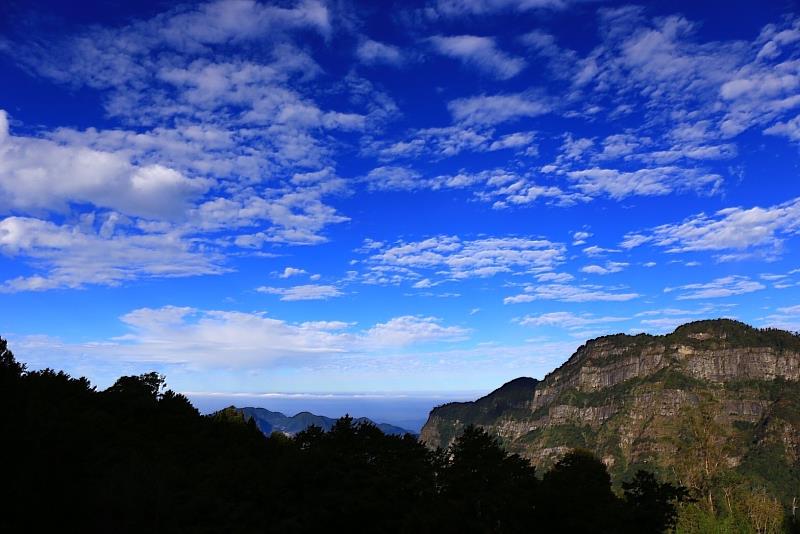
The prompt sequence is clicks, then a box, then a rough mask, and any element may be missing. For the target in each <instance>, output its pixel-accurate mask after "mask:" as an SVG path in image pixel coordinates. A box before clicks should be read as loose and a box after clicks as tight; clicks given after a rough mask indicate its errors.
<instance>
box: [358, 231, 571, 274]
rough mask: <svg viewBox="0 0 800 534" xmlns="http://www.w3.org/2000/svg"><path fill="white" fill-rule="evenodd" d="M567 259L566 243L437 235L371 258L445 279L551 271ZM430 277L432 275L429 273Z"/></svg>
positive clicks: (392, 247) (373, 266) (406, 271)
mask: <svg viewBox="0 0 800 534" xmlns="http://www.w3.org/2000/svg"><path fill="white" fill-rule="evenodd" d="M563 260H564V245H562V244H560V243H553V242H550V241H547V240H545V239H531V238H521V237H503V238H491V237H490V238H483V239H476V240H472V241H469V240H462V239H460V238H458V237H456V236H437V237H432V238H429V239H425V240H423V241H417V242H400V243H396V244H394V245H389V246H385V247H384V248H382V249H380V251H379V252H378V253H376V254H374V255H372V256H371V257H369V258H368V260H367V262H368V263H369V264H370V265H371V269H373V270H375V269H377V268H389V269H394V270H395V272H397V273H402V274H403V276H404V277H418V278H421V276H420V275H419V274H418V273H419V272H427V273H429V274H430V275H436V276H438V277H442V278H445V279H451V280H460V279H466V278H472V277H489V276H494V275H497V274H500V273H513V272H544V271H550V270H552V269H553V267H555V266H556V265H558V264H559V263H561V262H562V261H563ZM429 277H430V276H429Z"/></svg>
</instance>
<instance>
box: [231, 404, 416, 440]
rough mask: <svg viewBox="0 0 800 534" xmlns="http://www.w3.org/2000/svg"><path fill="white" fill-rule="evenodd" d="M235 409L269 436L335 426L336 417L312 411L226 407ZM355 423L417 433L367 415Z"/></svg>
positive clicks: (398, 433) (326, 428)
mask: <svg viewBox="0 0 800 534" xmlns="http://www.w3.org/2000/svg"><path fill="white" fill-rule="evenodd" d="M230 410H235V411H236V412H238V413H240V414H241V415H242V416H243V417H244V419H245V420H247V421H249V420H250V419H253V420H254V421H255V423H256V426H257V427H258V429H259V430H261V432H263V433H264V434H265V435H266V436H269V435H270V434H272V433H273V432H283V433H284V434H289V435H294V434H297V433H298V432H302V431H303V430H305V429H307V428H308V427H310V426H312V425H313V426H318V427H320V428H322V429H323V430H325V431H326V432H327V431H328V430H330V429H331V427H333V425H334V423H336V419H333V418H331V417H325V416H324V415H316V414H313V413H311V412H300V413H298V414H297V415H294V416H292V417H289V416H288V415H285V414H282V413H281V412H272V411H270V410H267V409H265V408H253V407H245V408H236V407H233V406H231V407H230V408H226V411H230ZM353 422H354V423H371V424H373V425H375V426H377V427H378V428H379V429H381V431H383V433H384V434H390V435H392V434H393V435H400V436H402V435H403V434H412V435H417V433H416V432H412V431H410V430H406V429H405V428H400V427H399V426H394V425H390V424H387V423H376V422H374V421H372V420H371V419H367V418H366V417H359V418H357V419H353Z"/></svg>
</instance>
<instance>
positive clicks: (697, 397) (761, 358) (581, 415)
mask: <svg viewBox="0 0 800 534" xmlns="http://www.w3.org/2000/svg"><path fill="white" fill-rule="evenodd" d="M698 414H699V415H698ZM692 417H695V418H697V417H705V418H706V419H704V421H706V426H708V427H709V428H712V429H713V431H714V432H716V433H717V434H719V436H718V440H717V442H718V443H719V446H720V447H721V449H720V450H724V454H725V455H726V462H727V464H728V465H729V466H739V465H742V464H743V462H744V463H745V464H747V462H749V461H750V459H751V457H754V456H755V455H756V453H758V454H762V453H763V451H765V450H769V451H772V452H771V454H772V453H774V451H775V450H778V451H779V456H780V458H777V459H776V461H778V460H779V461H780V462H785V463H786V465H787V466H788V468H790V469H796V470H798V472H800V464H798V459H799V458H800V337H798V336H795V335H793V334H790V333H788V332H782V331H775V330H772V331H762V330H757V329H753V328H751V327H749V326H747V325H744V324H743V323H738V322H735V321H729V320H717V321H701V322H697V323H690V324H688V325H684V326H682V327H679V328H678V329H677V330H676V331H675V332H673V333H672V334H668V335H665V336H648V335H638V336H627V335H615V336H607V337H604V338H599V339H596V340H592V341H589V342H587V343H586V345H584V346H582V347H581V348H580V349H578V351H576V353H575V354H574V355H573V356H572V357H571V358H570V359H569V360H567V361H566V362H565V363H564V364H563V365H562V366H561V367H559V368H558V369H556V370H555V371H553V372H552V373H550V374H548V375H547V376H546V377H545V378H544V379H543V380H542V381H541V382H536V381H534V380H532V379H518V380H516V381H513V382H511V383H509V384H506V385H505V386H503V387H502V388H500V389H498V390H497V391H495V392H493V393H492V394H490V395H488V396H487V397H484V398H482V399H479V400H478V401H476V402H474V403H454V404H450V405H444V406H441V407H439V408H436V409H434V410H433V411H432V412H431V414H430V417H429V419H428V422H427V423H426V424H425V426H424V427H423V429H422V433H421V439H422V440H423V441H425V442H426V443H428V444H429V445H431V446H441V447H446V446H448V445H449V444H450V443H451V442H452V440H453V439H455V438H456V437H457V436H458V434H459V433H460V432H461V431H462V430H463V428H464V427H465V426H467V425H469V424H475V425H478V426H481V427H483V428H485V429H487V430H488V431H490V432H491V433H493V434H495V435H497V436H498V437H499V438H500V439H501V441H502V442H503V443H504V444H505V445H506V447H507V448H509V449H510V450H512V451H514V452H518V453H520V454H521V455H523V456H526V457H528V458H530V459H532V460H533V461H534V462H535V463H537V464H544V465H545V466H546V465H547V464H548V463H551V462H553V461H555V460H556V459H557V458H558V457H559V456H560V455H562V454H563V453H564V452H566V451H568V450H570V448H574V447H585V448H589V449H591V450H593V451H594V452H595V453H596V454H597V455H598V456H599V457H600V458H602V459H603V460H604V461H605V462H606V463H607V464H608V465H609V467H610V468H611V469H612V473H616V474H625V473H627V472H629V471H630V470H632V469H633V468H634V467H637V466H641V465H642V464H649V465H652V466H666V465H669V464H670V462H673V461H677V460H678V459H676V458H675V455H676V450H678V448H679V447H680V446H681V443H679V441H678V440H680V439H682V438H681V436H682V434H681V433H682V432H685V429H686V428H687V425H688V424H690V423H691V422H692ZM754 451H755V452H754ZM775 454H778V453H775ZM798 482H799V483H800V481H798Z"/></svg>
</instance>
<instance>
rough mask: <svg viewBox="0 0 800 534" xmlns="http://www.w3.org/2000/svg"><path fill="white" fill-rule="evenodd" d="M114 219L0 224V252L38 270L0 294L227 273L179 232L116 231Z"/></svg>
mask: <svg viewBox="0 0 800 534" xmlns="http://www.w3.org/2000/svg"><path fill="white" fill-rule="evenodd" d="M116 221H117V217H116V216H115V214H111V215H109V216H108V217H106V218H105V219H104V220H102V221H95V220H94V215H92V214H90V215H87V216H84V217H83V224H82V225H76V226H70V225H61V226H59V225H56V224H54V223H52V222H48V221H43V220H40V219H33V218H27V217H8V218H6V219H2V220H0V252H2V253H3V254H6V255H9V256H11V257H17V258H23V259H28V260H31V261H32V262H33V264H34V265H35V266H36V270H37V271H39V272H38V273H37V274H33V275H30V276H24V277H18V278H14V279H10V280H5V281H3V282H2V285H0V291H6V292H14V291H40V290H46V289H53V288H65V287H66V288H78V287H83V286H85V285H87V284H98V285H118V284H120V283H121V282H124V281H128V280H135V279H138V278H150V277H179V276H196V275H201V274H219V273H222V272H224V271H225V268H224V267H222V266H221V257H220V255H219V254H218V253H214V252H212V251H209V250H205V251H204V250H203V249H202V248H201V247H199V246H198V245H197V244H195V243H194V242H193V241H192V240H191V239H188V238H186V237H185V236H184V235H181V234H180V233H179V232H176V231H169V230H168V231H166V232H152V233H151V232H148V233H143V232H141V231H137V230H136V229H130V228H129V229H126V230H123V231H119V230H117V229H116V228H115V225H116ZM98 226H99V228H98Z"/></svg>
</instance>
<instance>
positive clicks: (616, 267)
mask: <svg viewBox="0 0 800 534" xmlns="http://www.w3.org/2000/svg"><path fill="white" fill-rule="evenodd" d="M628 265H630V264H628V263H626V262H621V261H608V262H606V263H605V265H586V266H584V267H581V272H583V273H587V274H612V273H618V272H620V271H622V270H623V269H625V267H627V266H628Z"/></svg>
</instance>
